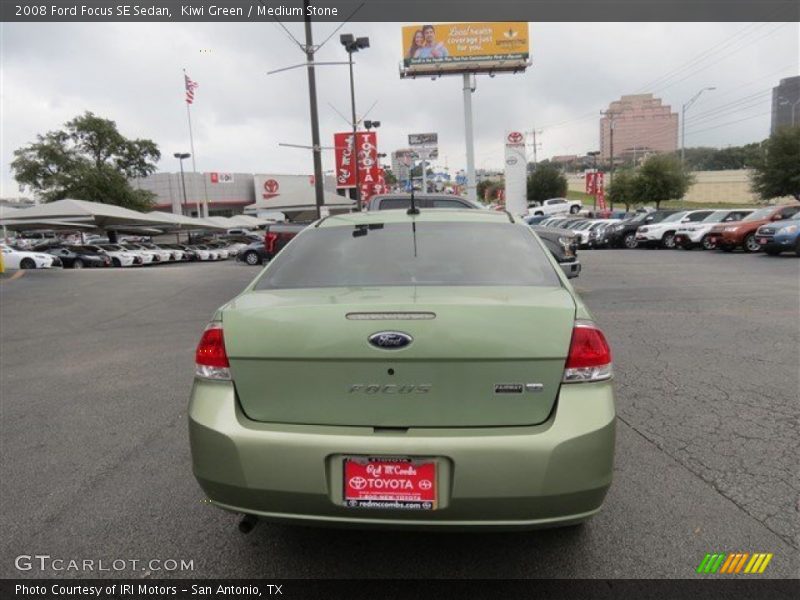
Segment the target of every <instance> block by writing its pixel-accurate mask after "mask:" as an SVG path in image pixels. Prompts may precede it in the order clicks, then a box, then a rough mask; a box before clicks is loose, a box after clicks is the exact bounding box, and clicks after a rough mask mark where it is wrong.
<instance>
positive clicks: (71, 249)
mask: <svg viewBox="0 0 800 600" xmlns="http://www.w3.org/2000/svg"><path fill="white" fill-rule="evenodd" d="M45 252H47V253H48V254H52V255H53V256H57V257H58V258H59V259H60V260H61V263H62V264H63V265H64V268H65V269H83V268H84V267H110V266H111V258H110V257H109V256H108V255H107V254H101V253H99V252H95V251H94V250H90V249H88V248H84V247H82V246H70V245H63V246H50V247H49V248H47V250H45Z"/></svg>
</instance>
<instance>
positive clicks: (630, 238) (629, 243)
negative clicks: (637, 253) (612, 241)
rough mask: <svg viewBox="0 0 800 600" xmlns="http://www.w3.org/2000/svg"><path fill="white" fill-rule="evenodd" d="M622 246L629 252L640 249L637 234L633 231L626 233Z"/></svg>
mask: <svg viewBox="0 0 800 600" xmlns="http://www.w3.org/2000/svg"><path fill="white" fill-rule="evenodd" d="M622 245H623V246H624V247H625V248H627V249H628V250H633V249H634V248H636V247H638V246H639V242H637V241H636V233H634V232H633V231H632V232H630V233H626V234H625V237H624V238H622Z"/></svg>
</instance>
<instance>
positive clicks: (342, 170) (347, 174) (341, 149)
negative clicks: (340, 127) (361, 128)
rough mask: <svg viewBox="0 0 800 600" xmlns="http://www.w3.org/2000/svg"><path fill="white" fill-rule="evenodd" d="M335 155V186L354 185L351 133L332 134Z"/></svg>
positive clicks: (348, 186) (350, 186) (347, 186)
mask: <svg viewBox="0 0 800 600" xmlns="http://www.w3.org/2000/svg"><path fill="white" fill-rule="evenodd" d="M333 146H334V153H335V155H336V187H337V188H352V187H355V185H356V170H355V157H354V156H353V134H352V132H350V133H334V134H333Z"/></svg>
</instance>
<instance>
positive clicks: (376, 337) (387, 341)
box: [369, 331, 414, 350]
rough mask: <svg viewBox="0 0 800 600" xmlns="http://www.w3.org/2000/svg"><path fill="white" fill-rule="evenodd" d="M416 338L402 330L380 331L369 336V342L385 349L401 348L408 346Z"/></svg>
mask: <svg viewBox="0 0 800 600" xmlns="http://www.w3.org/2000/svg"><path fill="white" fill-rule="evenodd" d="M412 341H414V338H412V337H411V336H410V335H408V334H407V333H403V332H401V331H379V332H378V333H373V334H372V335H371V336H369V343H370V344H372V345H373V346H375V347H376V348H383V349H384V350H399V349H400V348H405V347H406V346H408V345H409V344H410V343H411V342H412Z"/></svg>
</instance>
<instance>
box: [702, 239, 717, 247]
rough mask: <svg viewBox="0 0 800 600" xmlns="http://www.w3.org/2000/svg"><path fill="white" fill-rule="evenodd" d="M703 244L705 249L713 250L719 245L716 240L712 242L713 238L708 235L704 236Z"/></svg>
mask: <svg viewBox="0 0 800 600" xmlns="http://www.w3.org/2000/svg"><path fill="white" fill-rule="evenodd" d="M701 245H702V246H703V250H713V249H714V248H716V247H717V245H716V244H715V243H714V242H712V241H711V238H710V237H708V236H705V237H704V238H703V241H702V242H701Z"/></svg>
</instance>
